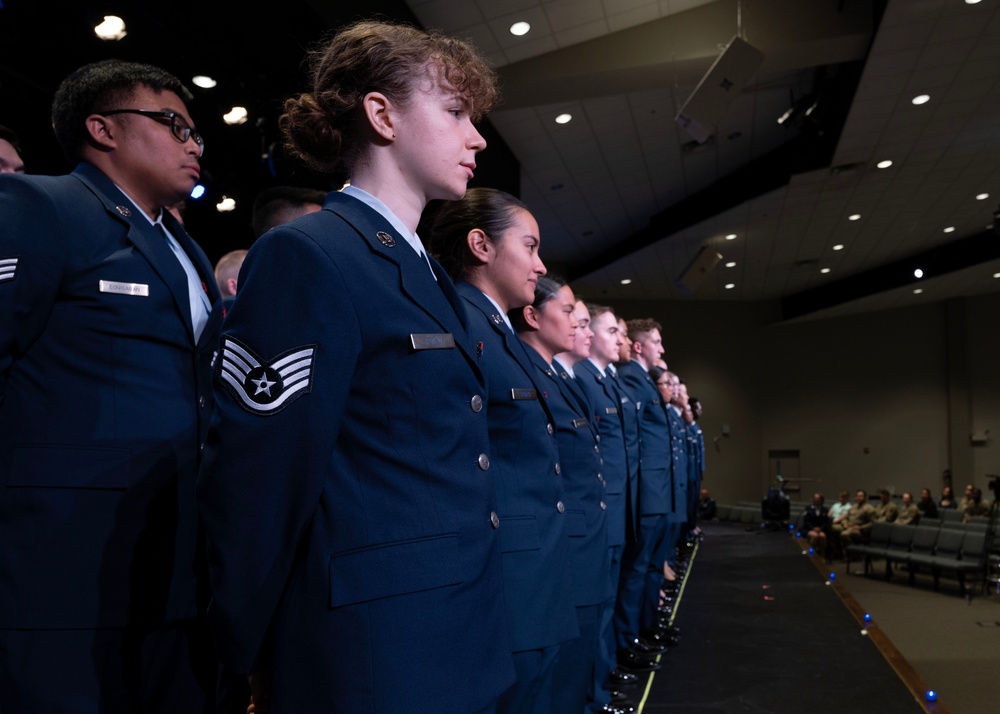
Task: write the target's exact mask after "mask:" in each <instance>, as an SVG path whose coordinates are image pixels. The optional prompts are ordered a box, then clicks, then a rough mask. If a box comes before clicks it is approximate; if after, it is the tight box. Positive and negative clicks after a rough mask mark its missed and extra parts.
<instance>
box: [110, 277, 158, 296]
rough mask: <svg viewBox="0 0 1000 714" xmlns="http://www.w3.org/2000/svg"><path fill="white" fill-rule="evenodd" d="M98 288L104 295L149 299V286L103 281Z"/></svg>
mask: <svg viewBox="0 0 1000 714" xmlns="http://www.w3.org/2000/svg"><path fill="white" fill-rule="evenodd" d="M98 286H99V288H100V290H101V292H102V293H113V294H115V295H138V296H139V297H149V286H148V285H145V284H144V283H119V282H115V281H114V280H101V281H100V282H99V283H98Z"/></svg>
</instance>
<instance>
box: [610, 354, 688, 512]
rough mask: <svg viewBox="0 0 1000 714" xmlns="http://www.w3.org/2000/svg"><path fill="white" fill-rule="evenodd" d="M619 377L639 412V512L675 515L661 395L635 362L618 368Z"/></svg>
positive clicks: (668, 449)
mask: <svg viewBox="0 0 1000 714" xmlns="http://www.w3.org/2000/svg"><path fill="white" fill-rule="evenodd" d="M618 374H619V376H620V377H621V380H622V383H623V384H624V385H625V389H626V391H627V392H628V393H629V395H630V396H631V397H632V400H633V401H634V402H635V403H636V406H637V408H638V412H639V512H640V513H641V514H642V515H644V516H662V515H666V514H668V513H673V512H674V494H673V485H672V483H671V473H670V469H671V465H672V458H671V442H670V425H669V424H668V422H667V412H666V410H665V409H664V404H663V401H662V400H661V399H660V392H659V390H658V389H657V388H656V384H655V383H654V382H653V379H652V377H650V376H649V373H648V372H647V371H646V370H645V369H643V368H642V365H640V364H638V363H637V362H635V361H631V362H625V363H623V364H622V365H621V366H619V367H618Z"/></svg>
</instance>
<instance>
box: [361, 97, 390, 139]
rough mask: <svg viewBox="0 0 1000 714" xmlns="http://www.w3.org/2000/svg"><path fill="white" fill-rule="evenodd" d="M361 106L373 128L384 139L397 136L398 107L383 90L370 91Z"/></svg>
mask: <svg viewBox="0 0 1000 714" xmlns="http://www.w3.org/2000/svg"><path fill="white" fill-rule="evenodd" d="M361 106H362V108H363V109H364V112H365V118H366V119H367V120H368V124H369V126H371V128H372V130H373V131H374V132H375V133H376V134H377V135H378V136H379V137H381V138H382V139H383V140H384V141H387V142H389V141H392V140H393V139H395V138H396V126H395V124H396V108H395V105H394V104H393V103H392V102H391V101H389V98H388V97H386V96H385V95H384V94H382V93H381V92H369V93H368V94H366V95H365V98H364V99H362V100H361Z"/></svg>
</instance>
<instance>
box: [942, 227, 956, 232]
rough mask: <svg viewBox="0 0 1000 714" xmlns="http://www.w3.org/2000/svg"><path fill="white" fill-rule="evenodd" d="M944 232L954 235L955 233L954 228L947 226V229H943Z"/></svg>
mask: <svg viewBox="0 0 1000 714" xmlns="http://www.w3.org/2000/svg"><path fill="white" fill-rule="evenodd" d="M944 232H945V233H954V232H955V226H948V227H947V228H945V229H944Z"/></svg>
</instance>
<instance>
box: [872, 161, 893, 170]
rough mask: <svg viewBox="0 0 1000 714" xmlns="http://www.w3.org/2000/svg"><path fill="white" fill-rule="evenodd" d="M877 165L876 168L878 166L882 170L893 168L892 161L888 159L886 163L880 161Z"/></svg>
mask: <svg viewBox="0 0 1000 714" xmlns="http://www.w3.org/2000/svg"><path fill="white" fill-rule="evenodd" d="M875 165H876V166H878V167H879V168H880V169H887V168H889V167H890V166H892V162H891V161H889V159H886V160H885V161H879V162H878V163H877V164H875Z"/></svg>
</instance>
